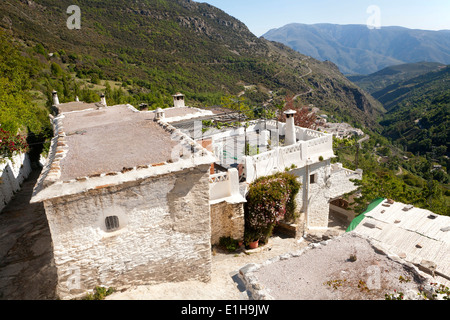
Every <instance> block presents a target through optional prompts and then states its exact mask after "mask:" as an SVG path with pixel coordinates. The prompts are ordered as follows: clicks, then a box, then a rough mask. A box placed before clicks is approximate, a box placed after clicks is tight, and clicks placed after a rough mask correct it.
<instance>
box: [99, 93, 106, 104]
mask: <svg viewBox="0 0 450 320" xmlns="http://www.w3.org/2000/svg"><path fill="white" fill-rule="evenodd" d="M100 103H101V104H102V105H104V106H105V107H106V106H107V105H106V98H105V94H104V93H102V94H101V95H100Z"/></svg>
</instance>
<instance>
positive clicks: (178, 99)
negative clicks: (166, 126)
mask: <svg viewBox="0 0 450 320" xmlns="http://www.w3.org/2000/svg"><path fill="white" fill-rule="evenodd" d="M173 106H174V107H175V108H184V107H185V105H184V94H182V93H179V92H178V93H177V94H175V95H173Z"/></svg>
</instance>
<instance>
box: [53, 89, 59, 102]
mask: <svg viewBox="0 0 450 320" xmlns="http://www.w3.org/2000/svg"><path fill="white" fill-rule="evenodd" d="M52 97H53V105H54V106H57V105H58V104H59V98H58V92H56V91H55V90H53V92H52Z"/></svg>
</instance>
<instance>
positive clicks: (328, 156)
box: [173, 110, 363, 230]
mask: <svg viewBox="0 0 450 320" xmlns="http://www.w3.org/2000/svg"><path fill="white" fill-rule="evenodd" d="M294 113H295V111H292V110H291V111H288V112H287V113H286V119H287V120H286V123H282V122H278V121H274V120H269V121H265V120H258V121H251V122H249V123H247V124H246V125H243V126H240V127H237V128H232V129H227V128H225V129H220V130H219V129H216V128H209V129H208V128H203V127H202V123H201V121H191V123H190V125H189V124H187V123H186V122H185V121H184V122H181V123H173V125H174V126H175V127H180V128H182V129H184V130H185V132H186V133H187V134H189V135H190V136H191V137H193V139H195V140H197V141H200V140H203V141H205V140H208V141H209V143H210V145H211V149H212V151H213V153H214V155H215V156H216V157H217V164H219V165H220V166H221V167H222V168H226V169H233V168H234V169H237V170H238V171H239V173H240V179H239V180H240V182H241V183H240V186H239V189H240V192H241V195H243V196H245V189H246V187H248V185H249V184H250V183H252V182H253V181H255V180H256V179H257V178H259V177H264V176H268V175H271V174H274V173H276V172H284V171H289V172H290V173H292V174H294V175H295V176H297V178H298V181H299V182H300V183H301V184H302V188H301V190H300V192H299V194H298V195H297V199H296V201H297V206H298V210H299V211H300V213H303V222H304V226H303V227H304V228H305V229H306V230H307V229H317V228H318V229H326V228H327V227H328V221H329V211H330V203H331V202H334V201H335V200H336V199H340V198H341V197H342V196H343V195H345V194H347V193H350V192H353V191H355V190H356V189H357V187H356V186H355V185H354V183H353V182H351V180H353V179H362V174H363V172H362V170H356V171H352V170H349V169H346V168H343V167H342V164H339V163H332V159H333V158H334V157H335V155H334V152H333V136H332V134H327V133H323V132H319V131H315V130H311V129H306V128H301V127H297V126H295V125H294V117H293V115H294ZM246 146H247V147H246ZM246 150H247V152H246ZM249 150H250V152H249ZM235 188H237V186H235ZM332 206H333V205H332ZM333 207H334V208H337V209H339V208H338V207H337V206H336V205H334V206H333ZM343 211H345V210H343ZM351 218H353V217H351ZM351 218H349V219H351Z"/></svg>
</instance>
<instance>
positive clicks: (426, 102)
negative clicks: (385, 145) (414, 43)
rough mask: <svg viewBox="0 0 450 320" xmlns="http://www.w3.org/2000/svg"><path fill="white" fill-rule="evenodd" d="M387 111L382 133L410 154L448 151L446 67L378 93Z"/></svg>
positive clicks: (449, 126)
mask: <svg viewBox="0 0 450 320" xmlns="http://www.w3.org/2000/svg"><path fill="white" fill-rule="evenodd" d="M379 99H380V100H381V101H383V102H384V104H385V106H386V108H387V109H389V112H388V113H387V114H386V115H385V116H384V120H383V121H382V122H381V124H382V125H383V127H384V134H385V135H386V136H388V137H391V138H392V139H393V140H394V141H397V142H399V143H400V144H402V145H404V146H405V147H406V148H407V150H408V151H411V152H413V153H416V154H417V153H421V154H426V153H433V156H434V157H435V158H440V157H442V156H445V155H448V151H449V150H450V135H449V133H450V67H446V68H444V69H443V70H441V71H439V72H431V73H427V74H426V75H423V76H419V77H416V78H413V79H411V80H408V81H405V82H400V83H398V84H395V85H393V86H390V87H387V88H386V89H384V90H383V91H382V93H381V92H380V96H379Z"/></svg>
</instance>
